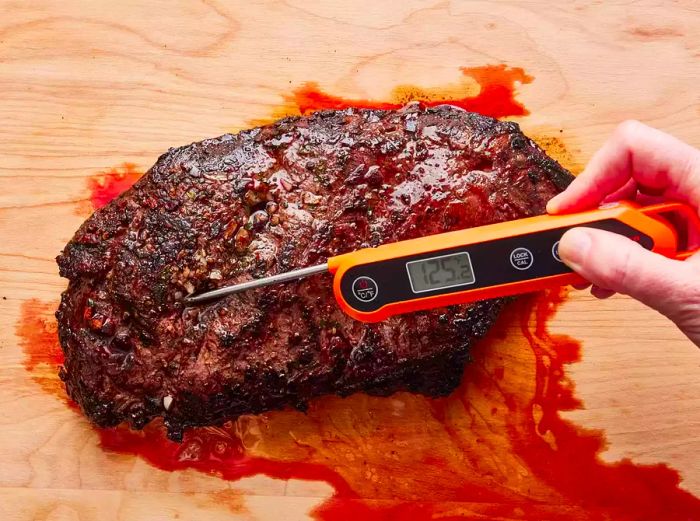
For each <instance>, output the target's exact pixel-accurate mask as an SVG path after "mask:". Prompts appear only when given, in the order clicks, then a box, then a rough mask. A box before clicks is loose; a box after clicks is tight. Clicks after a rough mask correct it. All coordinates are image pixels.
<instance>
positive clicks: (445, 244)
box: [328, 203, 700, 322]
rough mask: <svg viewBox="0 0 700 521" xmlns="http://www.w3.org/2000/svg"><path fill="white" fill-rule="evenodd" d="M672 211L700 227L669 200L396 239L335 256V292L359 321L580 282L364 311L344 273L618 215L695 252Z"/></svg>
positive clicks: (552, 278) (664, 248) (475, 290)
mask: <svg viewBox="0 0 700 521" xmlns="http://www.w3.org/2000/svg"><path fill="white" fill-rule="evenodd" d="M669 213H673V214H680V215H682V216H683V217H684V218H687V219H688V220H689V221H690V222H691V223H692V224H693V225H696V226H697V229H698V230H700V219H698V216H697V214H696V213H695V212H694V211H693V210H692V209H691V208H689V207H687V206H685V205H683V204H680V203H669V204H663V205H655V206H650V207H645V208H640V207H639V206H638V205H636V204H634V203H616V204H613V205H606V206H603V207H601V208H598V209H595V210H591V211H586V212H581V213H575V214H568V215H541V216H536V217H530V218H526V219H520V220H517V221H509V222H502V223H497V224H491V225H486V226H480V227H477V228H469V229H465V230H458V231H454V232H447V233H441V234H437V235H432V236H426V237H421V238H417V239H411V240H407V241H401V242H396V243H390V244H385V245H382V246H379V247H376V248H367V249H363V250H358V251H354V252H351V253H347V254H345V255H340V256H337V257H333V258H331V259H329V261H328V267H329V270H330V271H331V273H334V274H335V276H334V282H333V291H334V294H335V297H336V300H337V301H338V304H339V306H340V307H341V308H342V309H343V311H345V312H346V313H347V314H348V315H350V316H351V317H353V318H355V319H358V320H362V321H365V322H377V321H380V320H383V319H386V318H387V317H389V316H391V315H396V314H400V313H408V312H413V311H418V310H424V309H431V308H438V307H444V306H449V305H454V304H464V303H468V302H473V301H476V300H482V299H489V298H497V297H504V296H509V295H515V294H520V293H528V292H532V291H538V290H542V289H545V288H547V287H552V286H562V285H567V284H575V283H581V282H584V281H583V279H582V278H581V277H580V276H579V275H577V274H575V273H573V272H568V273H561V274H556V275H549V276H541V277H536V278H531V279H528V280H519V281H516V282H510V283H506V284H497V285H491V286H486V287H471V288H470V287H469V286H466V287H465V288H464V289H463V290H459V291H453V292H451V293H442V294H434V295H429V296H420V295H415V297H414V298H409V299H406V300H401V301H398V302H390V303H387V304H385V305H383V306H382V307H380V308H379V309H376V310H373V311H361V310H359V309H356V308H355V307H354V306H352V305H351V304H350V303H349V302H347V301H346V299H345V297H344V296H343V292H342V291H341V281H342V279H343V276H344V275H345V273H346V272H347V271H348V270H349V269H351V268H353V267H356V266H361V265H366V264H372V263H377V262H380V261H384V260H388V259H397V258H409V257H413V256H415V255H418V254H423V253H431V252H439V251H444V250H449V249H450V248H457V247H461V246H464V247H467V250H468V247H469V246H470V245H474V244H478V243H485V242H490V241H496V240H499V239H504V238H509V237H518V236H521V235H531V234H535V233H537V232H542V231H547V230H556V229H560V228H571V227H575V226H585V225H586V224H592V223H595V222H598V221H604V220H616V221H619V222H621V223H623V224H626V225H628V226H630V227H632V228H634V229H635V230H637V231H639V232H641V233H643V234H645V235H647V236H649V237H651V238H652V240H653V246H652V248H651V251H654V252H656V253H659V254H661V255H664V256H667V257H670V258H676V257H677V256H678V255H685V254H687V253H689V252H678V251H677V248H678V234H677V232H676V230H675V229H674V227H673V226H672V225H671V223H670V222H669V221H667V220H666V219H665V218H664V217H663V216H662V215H663V214H669ZM397 276H398V277H405V276H406V273H405V270H404V272H403V273H397ZM385 283H386V281H385Z"/></svg>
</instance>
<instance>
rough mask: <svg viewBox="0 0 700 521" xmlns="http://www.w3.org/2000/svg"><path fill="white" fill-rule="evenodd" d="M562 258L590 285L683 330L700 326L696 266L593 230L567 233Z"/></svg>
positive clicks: (561, 242) (560, 251)
mask: <svg viewBox="0 0 700 521" xmlns="http://www.w3.org/2000/svg"><path fill="white" fill-rule="evenodd" d="M559 256H560V257H561V259H562V260H563V261H564V262H565V263H566V264H567V265H568V266H569V267H570V268H571V269H573V270H574V271H575V272H577V273H578V274H579V275H581V276H582V277H583V278H584V279H586V280H587V281H589V282H591V283H593V284H595V285H596V286H599V287H600V288H605V289H610V290H613V291H615V292H617V293H623V294H625V295H629V296H631V297H633V298H635V299H637V300H639V301H640V302H642V303H644V304H646V305H647V306H649V307H651V308H654V309H656V310H657V311H660V312H661V313H663V314H664V315H666V316H667V317H668V318H670V319H671V320H673V321H674V322H675V323H676V324H677V325H678V326H679V327H680V328H681V329H683V330H684V331H687V330H688V329H696V328H699V327H700V318H698V317H700V313H698V310H699V309H700V284H698V283H697V281H698V280H699V279H700V277H699V276H698V275H697V274H696V271H697V269H696V268H695V266H694V264H691V263H684V262H681V261H677V260H672V259H668V258H666V257H663V256H662V255H658V254H656V253H653V252H650V251H649V250H646V249H644V248H643V247H642V246H640V245H639V244H637V243H636V242H634V241H632V240H630V239H628V238H627V237H624V236H622V235H618V234H615V233H611V232H607V231H603V230H596V229H593V228H574V229H572V230H569V231H567V232H566V233H565V234H564V235H563V236H562V238H561V241H560V242H559ZM689 321H690V322H698V324H694V323H692V324H691V323H686V322H689Z"/></svg>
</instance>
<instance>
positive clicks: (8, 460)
mask: <svg viewBox="0 0 700 521" xmlns="http://www.w3.org/2000/svg"><path fill="white" fill-rule="evenodd" d="M0 13H1V14H0V118H1V121H2V125H0V144H1V145H2V148H1V149H0V150H1V151H0V239H1V240H0V297H1V300H0V519H3V520H8V521H9V520H13V521H15V520H17V521H19V520H22V521H24V520H30V519H51V520H64V519H65V520H68V519H80V520H93V519H95V520H96V519H100V520H105V519H114V520H117V519H118V520H127V519H128V520H140V519H174V518H180V519H210V520H214V519H239V518H240V519H305V518H306V516H307V513H308V512H309V510H310V509H311V508H312V507H313V506H314V505H316V504H318V503H319V502H320V501H322V498H324V497H327V496H328V495H330V494H331V492H332V488H331V487H330V486H329V485H327V484H325V483H320V482H313V481H300V480H289V481H282V480H275V479H272V478H267V477H264V476H254V477H250V478H245V479H242V480H239V481H236V482H233V483H231V482H226V481H222V480H221V479H219V478H218V477H216V476H214V475H207V474H203V473H197V472H194V471H180V472H165V471H161V470H158V469H155V468H153V467H151V466H149V465H148V464H147V463H145V462H144V461H143V460H141V459H139V458H135V457H130V456H126V455H120V454H113V453H110V452H106V451H104V450H102V449H101V448H100V447H99V445H98V441H97V436H96V434H95V432H94V430H93V429H92V428H91V427H90V426H89V425H88V424H87V422H86V421H85V420H84V419H83V418H81V417H80V416H79V415H77V414H75V412H73V411H72V410H70V409H69V408H68V407H67V406H66V404H65V402H64V401H62V400H61V399H59V398H57V397H56V396H55V395H52V394H47V393H46V392H44V391H43V390H42V386H41V385H40V384H38V383H37V380H36V378H34V379H33V378H30V376H29V375H28V373H27V371H26V368H25V365H24V363H23V360H24V354H23V352H22V347H21V346H20V344H19V339H18V337H17V336H16V334H15V332H16V324H17V321H18V320H19V318H20V306H21V305H22V303H23V302H27V301H29V300H30V299H38V301H40V302H46V303H49V304H52V305H55V303H56V302H57V300H58V297H59V295H60V292H61V291H62V289H63V288H64V286H65V282H64V281H63V280H62V279H60V278H59V276H58V273H57V267H56V265H55V262H54V260H53V259H54V257H55V256H56V255H57V253H58V252H59V251H60V250H61V248H62V247H63V245H64V244H65V243H66V242H67V241H68V239H69V238H70V237H71V236H72V234H73V232H74V231H75V230H76V229H77V227H78V226H79V225H80V223H81V222H82V221H83V219H84V218H85V215H86V214H85V211H86V208H87V207H88V206H89V201H88V196H89V193H88V189H87V184H86V180H87V179H88V178H90V176H93V175H94V174H95V173H97V172H100V171H103V170H106V169H109V168H110V167H113V166H116V165H120V164H123V163H124V162H131V163H134V164H136V165H137V166H138V167H139V168H141V169H144V170H145V169H147V168H148V167H149V166H150V165H151V164H153V162H154V161H155V160H156V158H157V157H158V155H159V154H161V153H162V152H164V151H165V150H167V148H168V147H170V146H177V145H181V144H186V143H190V142H192V141H195V140H200V139H203V138H205V137H211V136H216V135H219V134H222V133H224V132H227V131H232V130H236V129H241V128H245V127H246V126H248V125H249V124H250V122H251V121H255V120H260V119H265V118H269V117H270V116H271V115H272V114H275V111H276V110H278V109H279V107H280V105H283V101H284V99H283V96H284V94H285V93H288V92H289V91H290V89H293V88H295V87H298V86H299V85H302V84H303V83H304V82H307V81H314V82H317V83H318V85H319V87H320V88H322V89H324V90H325V91H327V92H331V93H333V94H337V95H342V96H347V97H355V98H375V99H382V98H383V97H386V96H387V95H388V94H389V93H390V92H391V90H392V88H394V87H395V86H396V85H401V84H412V85H418V86H421V87H424V88H445V87H446V86H447V87H449V86H455V85H460V84H461V83H463V82H464V76H463V75H462V74H461V73H460V70H459V68H460V67H474V66H481V65H485V64H493V63H505V64H508V65H510V66H517V67H522V68H524V69H525V71H526V72H527V73H528V74H530V75H531V76H533V78H534V79H533V81H532V82H531V83H529V84H528V85H522V86H520V87H519V89H518V94H517V97H518V100H520V101H521V102H522V103H523V104H524V105H525V106H526V107H527V108H528V109H529V111H530V115H529V116H527V117H524V118H519V119H518V121H519V122H520V124H521V126H522V127H523V129H524V130H525V132H526V133H529V134H533V135H537V136H540V137H547V136H554V137H557V138H558V139H560V140H561V141H562V142H563V143H564V145H565V147H566V150H567V151H568V152H567V153H568V154H569V159H570V160H571V161H572V163H575V164H583V163H585V161H586V160H587V159H588V158H589V157H590V155H591V154H592V153H593V152H594V151H595V149H596V148H597V147H598V146H599V145H600V144H601V143H602V141H603V140H604V139H605V137H606V136H607V134H608V133H609V132H610V131H611V130H612V129H613V128H614V126H615V125H616V124H617V123H618V122H620V121H621V120H623V119H626V118H636V119H640V120H642V121H645V122H647V123H649V124H651V125H654V126H657V127H659V128H661V129H663V130H666V131H668V132H671V133H673V134H675V135H676V136H678V137H680V138H682V139H685V140H687V141H688V142H690V143H692V144H694V145H696V146H698V145H700V124H699V123H698V120H699V117H700V98H699V97H698V82H699V81H700V6H698V5H697V2H693V1H691V0H688V1H676V2H653V1H642V2H628V1H624V2H617V1H616V2H579V1H576V2H559V3H556V4H552V3H550V2H515V1H514V2H506V1H500V2H457V1H454V2H449V1H447V2H429V1H418V0H406V1H403V2H378V1H376V0H373V1H356V2H351V1H341V0H338V1H324V2H305V1H300V0H287V1H267V2H223V1H214V0H199V1H197V0H190V1H173V2H170V1H168V2H164V1H157V2H156V1H151V2H138V1H126V2H108V1H92V2H79V1H75V0H68V1H65V0H54V1H46V0H40V1H34V2H21V1H11V0H0ZM86 205H88V206H86ZM42 309H43V308H42ZM39 312H42V313H46V310H45V309H43V311H39V310H37V313H39ZM47 320H49V319H48V318H47ZM551 328H552V330H553V331H555V332H558V333H565V334H567V335H570V336H573V337H574V338H576V339H578V340H580V341H581V342H582V345H583V358H582V360H581V361H580V362H579V363H576V364H573V365H571V366H569V367H568V369H567V371H568V374H569V375H570V377H571V379H572V380H573V381H574V382H575V384H576V395H577V396H578V397H579V398H580V399H581V400H582V401H583V403H584V408H583V409H580V410H576V411H571V412H568V413H565V417H566V418H567V419H569V420H571V421H572V422H574V423H576V424H578V425H581V426H583V427H589V428H596V429H602V430H604V432H605V435H606V438H607V441H608V446H607V449H606V450H605V452H604V453H603V454H602V458H603V459H604V460H606V461H618V460H620V459H622V458H629V459H631V460H632V461H633V462H635V463H639V464H655V463H666V464H668V465H669V466H671V467H672V468H674V469H677V470H678V471H679V472H680V475H681V477H682V483H681V487H683V488H684V489H685V490H688V491H690V492H692V493H693V494H695V495H700V457H698V454H700V351H698V349H697V348H696V347H695V346H693V345H692V344H690V342H688V341H687V340H686V339H685V338H684V337H683V336H682V335H681V334H680V333H678V332H677V331H676V330H675V329H674V327H673V326H672V325H671V324H670V323H669V322H667V321H666V320H665V319H664V318H663V317H661V316H660V315H658V314H656V313H655V312H653V311H650V310H648V309H645V308H644V307H642V306H641V305H639V304H638V303H636V302H633V301H631V300H629V299H626V298H622V297H615V298H613V299H610V300H607V301H595V300H593V299H592V298H591V297H590V296H588V295H586V294H584V293H576V294H573V295H572V297H571V298H570V299H569V300H568V301H567V302H566V303H565V304H564V305H563V306H562V307H561V309H560V310H559V312H558V313H557V315H556V317H555V319H554V321H553V323H552V324H551ZM45 376H46V380H47V382H50V381H51V380H52V379H54V380H55V375H53V374H47V375H45ZM54 383H55V382H54ZM49 385H50V384H49Z"/></svg>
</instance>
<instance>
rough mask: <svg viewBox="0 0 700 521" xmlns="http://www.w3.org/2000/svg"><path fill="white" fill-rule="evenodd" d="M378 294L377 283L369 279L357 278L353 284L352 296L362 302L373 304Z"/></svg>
mask: <svg viewBox="0 0 700 521" xmlns="http://www.w3.org/2000/svg"><path fill="white" fill-rule="evenodd" d="M378 293H379V287H378V286H377V283H376V282H374V279H371V278H369V277H365V276H362V277H357V278H356V279H355V280H354V281H353V283H352V294H353V295H355V298H356V299H357V300H359V301H361V302H372V301H373V300H374V299H375V298H377V294H378Z"/></svg>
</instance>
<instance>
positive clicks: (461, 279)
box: [406, 252, 476, 293]
mask: <svg viewBox="0 0 700 521" xmlns="http://www.w3.org/2000/svg"><path fill="white" fill-rule="evenodd" d="M406 270H407V271H408V279H409V280H410V282H411V289H412V290H413V293H422V292H424V291H432V290H436V289H445V288H452V287H454V286H465V285H467V284H474V281H475V280H476V279H475V277H474V270H473V269H472V263H471V260H470V259H469V254H468V253H467V252H460V253H453V254H451V255H441V256H439V257H431V258H429V259H421V260H417V261H411V262H407V263H406Z"/></svg>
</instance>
